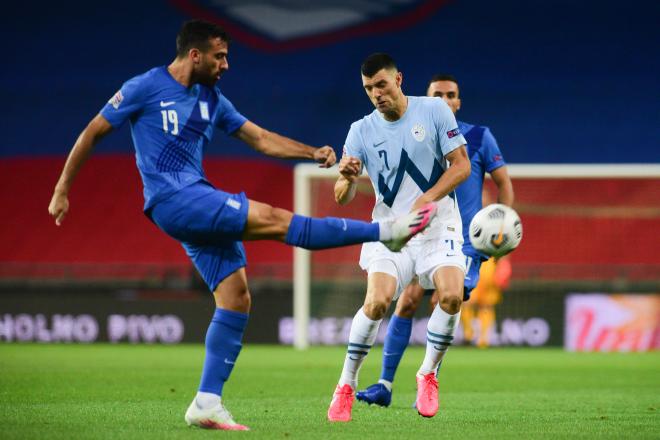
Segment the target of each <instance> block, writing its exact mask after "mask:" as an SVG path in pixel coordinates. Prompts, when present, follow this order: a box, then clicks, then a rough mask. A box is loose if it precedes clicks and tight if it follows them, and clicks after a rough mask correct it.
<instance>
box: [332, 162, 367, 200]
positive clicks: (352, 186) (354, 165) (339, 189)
mask: <svg viewBox="0 0 660 440" xmlns="http://www.w3.org/2000/svg"><path fill="white" fill-rule="evenodd" d="M361 169H362V161H361V160H360V159H358V158H357V157H353V156H348V155H346V154H345V155H344V156H343V157H342V158H341V160H340V161H339V178H338V179H337V182H335V201H336V202H337V203H339V204H340V205H345V204H347V203H349V202H350V201H351V200H353V198H354V197H355V193H356V191H357V181H358V177H359V176H360V170H361Z"/></svg>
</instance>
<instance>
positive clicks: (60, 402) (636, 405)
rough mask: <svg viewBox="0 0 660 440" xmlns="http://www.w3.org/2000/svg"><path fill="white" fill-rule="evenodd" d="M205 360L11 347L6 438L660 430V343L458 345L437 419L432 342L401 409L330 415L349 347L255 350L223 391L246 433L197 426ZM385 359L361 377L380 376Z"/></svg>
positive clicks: (0, 417) (190, 354) (634, 433)
mask: <svg viewBox="0 0 660 440" xmlns="http://www.w3.org/2000/svg"><path fill="white" fill-rule="evenodd" d="M203 355H204V352H203V347H202V346H201V345H180V346H158V345H152V346H147V345H140V346H130V345H88V346H84V345H36V344H34V345H16V344H7V345H0V438H2V439H31V438H35V439H37V438H38V439H79V438H107V439H170V438H186V439H189V438H212V437H213V438H218V437H219V436H232V437H234V436H235V437H238V436H241V437H246V438H252V439H257V438H264V439H278V438H281V439H308V438H315V439H316V438H318V439H330V438H335V439H361V440H365V439H371V438H373V439H387V438H395V439H401V440H403V439H409V438H420V439H430V438H450V439H477V438H483V439H491V438H522V439H530V438H546V439H556V438H571V439H575V438H585V439H586V438H597V439H605V438H610V439H621V438H634V439H642V438H649V439H650V438H655V439H658V438H660V353H658V352H655V353H648V354H570V353H565V352H563V351H561V350H558V349H491V350H477V349H472V348H460V347H458V348H452V349H451V350H450V352H449V354H448V357H447V359H446V361H445V364H444V365H443V367H442V371H441V374H440V379H439V382H440V400H441V403H440V411H439V413H438V414H437V415H436V416H435V417H434V418H432V419H424V418H422V417H420V416H419V415H417V412H416V411H414V410H413V409H412V408H411V404H412V402H413V400H414V396H415V382H414V373H415V371H416V368H417V366H418V365H419V363H420V361H421V359H422V356H423V351H422V349H421V348H411V349H409V350H408V352H407V353H406V356H405V357H404V359H403V362H402V365H401V368H400V369H399V372H398V375H397V381H396V382H395V390H394V399H393V403H392V406H391V407H390V408H387V409H383V408H377V407H368V406H366V405H363V404H359V403H357V402H356V404H355V406H354V409H353V421H352V422H350V423H345V424H330V423H328V422H327V421H326V418H325V414H326V410H327V406H328V403H329V402H330V399H331V395H332V391H333V389H334V386H335V383H336V380H337V378H338V376H339V372H340V369H341V366H342V363H343V357H344V348H342V347H324V348H313V349H311V350H309V351H306V352H297V351H295V350H293V349H291V348H285V347H277V346H258V345H257V346H255V345H248V346H246V347H245V348H244V349H243V352H242V353H241V355H240V357H239V359H238V362H237V366H236V368H235V369H234V373H233V375H232V378H231V380H230V381H229V382H228V384H227V385H226V387H225V393H224V394H225V397H224V400H225V403H226V405H227V407H228V408H229V410H230V411H232V413H233V414H234V417H235V418H236V420H237V421H238V422H239V423H243V424H246V425H248V426H250V428H251V431H250V432H247V433H245V432H217V431H205V430H200V429H197V428H188V427H187V426H186V425H185V422H184V421H183V414H184V412H185V410H186V408H187V406H188V404H189V403H190V401H191V399H192V397H193V395H194V393H195V391H196V387H197V382H198V378H199V373H200V369H201V363H202V359H203ZM380 356H381V351H380V349H374V350H373V352H372V353H371V355H370V356H369V358H368V359H367V361H366V362H365V365H364V366H363V368H362V372H361V385H364V386H366V385H369V384H370V383H372V381H374V380H376V379H377V375H378V371H379V364H380Z"/></svg>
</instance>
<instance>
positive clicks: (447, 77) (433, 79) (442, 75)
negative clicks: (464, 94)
mask: <svg viewBox="0 0 660 440" xmlns="http://www.w3.org/2000/svg"><path fill="white" fill-rule="evenodd" d="M436 81H451V82H453V83H455V84H456V85H457V86H458V85H459V84H458V81H456V78H455V77H454V76H453V75H449V74H448V73H436V74H435V75H433V76H432V77H431V80H430V81H429V83H428V84H427V86H426V88H427V89H428V88H429V87H430V86H431V84H433V83H434V82H436Z"/></svg>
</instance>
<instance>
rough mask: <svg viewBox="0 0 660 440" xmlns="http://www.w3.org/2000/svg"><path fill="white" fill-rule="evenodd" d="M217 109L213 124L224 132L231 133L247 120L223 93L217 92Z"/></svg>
mask: <svg viewBox="0 0 660 440" xmlns="http://www.w3.org/2000/svg"><path fill="white" fill-rule="evenodd" d="M218 96H219V102H218V105H219V109H218V113H217V115H218V116H217V118H216V121H215V126H216V127H218V128H219V129H220V130H222V131H223V132H224V133H225V134H228V135H231V134H233V133H234V132H235V131H236V130H238V129H239V128H241V127H242V126H243V124H245V123H246V122H247V118H246V117H245V116H243V115H242V114H240V113H239V112H238V110H236V107H234V104H232V103H231V102H230V101H229V100H228V99H227V98H225V96H224V95H222V94H219V95H218Z"/></svg>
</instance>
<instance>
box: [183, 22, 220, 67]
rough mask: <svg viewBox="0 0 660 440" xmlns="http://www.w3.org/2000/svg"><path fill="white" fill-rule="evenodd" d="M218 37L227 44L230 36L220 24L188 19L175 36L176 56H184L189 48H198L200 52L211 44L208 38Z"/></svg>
mask: <svg viewBox="0 0 660 440" xmlns="http://www.w3.org/2000/svg"><path fill="white" fill-rule="evenodd" d="M213 38H220V39H221V40H222V41H224V42H225V43H227V44H229V42H230V41H231V37H230V36H229V34H228V33H227V32H226V31H225V30H224V29H223V28H222V27H220V26H218V25H217V24H214V23H209V22H208V21H204V20H188V21H186V22H185V23H183V25H182V26H181V30H180V31H179V33H178V34H177V36H176V56H177V57H179V58H181V57H184V56H186V54H187V53H188V51H189V50H190V49H193V48H194V49H199V50H201V51H202V52H205V51H206V50H208V48H209V47H210V46H211V43H210V41H209V40H211V39H213Z"/></svg>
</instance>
